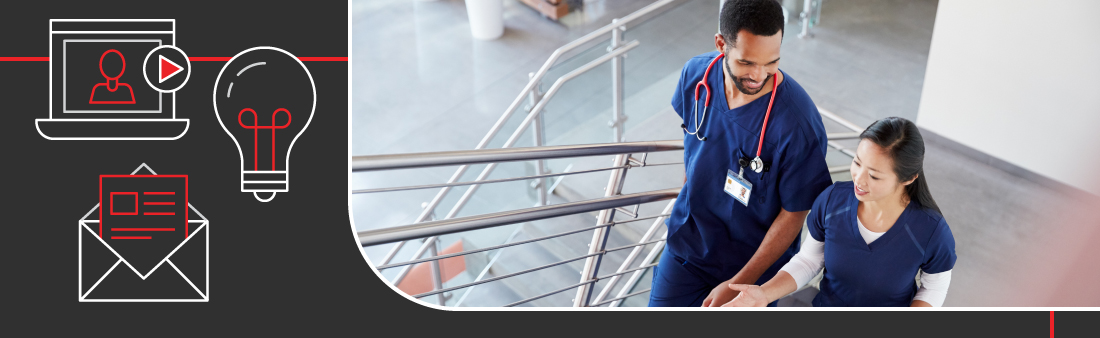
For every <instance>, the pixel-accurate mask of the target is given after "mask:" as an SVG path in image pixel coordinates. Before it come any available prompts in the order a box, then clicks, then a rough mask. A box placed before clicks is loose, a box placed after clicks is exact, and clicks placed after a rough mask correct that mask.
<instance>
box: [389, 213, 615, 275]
mask: <svg viewBox="0 0 1100 338" xmlns="http://www.w3.org/2000/svg"><path fill="white" fill-rule="evenodd" d="M611 225H612V224H604V225H597V226H592V227H587V228H581V229H577V230H571V231H566V232H562V233H558V234H553V235H549V236H542V237H539V238H532V239H527V240H522V241H519V242H511V243H504V244H500V245H494V246H490V247H486V248H481V249H474V250H467V251H463V252H456V253H452V254H446V255H440V256H435V257H428V258H422V259H417V260H411V261H408V262H401V263H393V264H388V265H383V266H379V267H377V268H376V269H378V270H379V271H381V270H385V269H389V268H395V267H399V266H403V265H409V264H417V263H424V262H430V261H434V260H440V259H447V258H451V257H456V256H465V255H469V254H473V253H478V252H482V251H489V250H496V249H500V248H507V247H510V246H516V245H520V244H527V243H531V242H538V241H543V240H547V239H552V238H558V237H562V236H568V235H572V234H575V233H579V232H585V231H589V230H594V229H598V228H603V227H609V226H611Z"/></svg>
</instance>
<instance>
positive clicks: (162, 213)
mask: <svg viewBox="0 0 1100 338" xmlns="http://www.w3.org/2000/svg"><path fill="white" fill-rule="evenodd" d="M175 214H176V213H174V212H145V213H142V215H150V216H172V215H175Z"/></svg>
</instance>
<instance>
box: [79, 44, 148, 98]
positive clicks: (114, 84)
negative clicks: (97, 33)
mask: <svg viewBox="0 0 1100 338" xmlns="http://www.w3.org/2000/svg"><path fill="white" fill-rule="evenodd" d="M111 53H115V54H118V58H119V60H122V69H120V70H119V71H118V75H116V76H114V77H111V76H107V72H104V71H103V59H105V58H107V54H111ZM124 72H126V58H125V57H123V56H122V52H119V51H118V50H117V49H108V50H107V51H106V52H103V55H102V56H100V57H99V73H100V74H103V78H105V79H107V82H104V83H97V84H95V86H93V87H92V97H91V98H90V99H88V103H89V104H135V103H137V101H135V100H134V89H133V88H131V87H130V85H129V84H126V83H120V82H118V79H119V78H120V77H122V74H123V73H124ZM119 88H125V89H126V90H121V91H120V90H118V89H119Z"/></svg>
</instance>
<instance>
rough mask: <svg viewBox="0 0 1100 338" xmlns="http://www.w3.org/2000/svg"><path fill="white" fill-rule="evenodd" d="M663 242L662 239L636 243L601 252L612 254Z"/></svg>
mask: <svg viewBox="0 0 1100 338" xmlns="http://www.w3.org/2000/svg"><path fill="white" fill-rule="evenodd" d="M664 241H665V239H664V238H662V239H655V240H652V241H646V242H641V243H637V244H630V245H624V246H620V247H617V248H614V249H607V250H604V251H603V252H604V253H608V252H614V251H619V250H626V249H630V248H633V247H636V246H646V245H650V244H653V243H659V242H664Z"/></svg>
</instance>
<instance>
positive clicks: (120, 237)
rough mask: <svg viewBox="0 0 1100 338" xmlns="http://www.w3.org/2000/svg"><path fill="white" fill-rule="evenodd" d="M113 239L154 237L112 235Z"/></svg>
mask: <svg viewBox="0 0 1100 338" xmlns="http://www.w3.org/2000/svg"><path fill="white" fill-rule="evenodd" d="M111 239H153V237H149V236H111Z"/></svg>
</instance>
